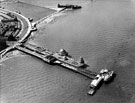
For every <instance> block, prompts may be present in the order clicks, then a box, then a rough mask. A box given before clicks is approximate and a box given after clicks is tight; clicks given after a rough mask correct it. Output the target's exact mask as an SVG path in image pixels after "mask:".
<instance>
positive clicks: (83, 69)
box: [15, 44, 98, 79]
mask: <svg viewBox="0 0 135 103" xmlns="http://www.w3.org/2000/svg"><path fill="white" fill-rule="evenodd" d="M15 48H16V49H18V50H19V51H22V52H24V53H27V54H29V55H32V56H34V57H37V58H39V59H41V60H43V61H45V62H46V63H48V64H51V65H60V66H62V67H65V68H67V69H69V70H72V71H74V72H77V73H80V74H82V75H84V76H86V77H88V78H91V79H94V78H95V76H96V75H97V74H98V73H96V72H92V71H90V70H88V69H87V67H88V65H86V64H85V63H80V62H78V61H76V60H74V59H73V58H72V57H70V56H68V55H61V54H60V53H59V52H51V51H50V50H48V49H47V48H43V47H38V46H35V45H31V44H24V45H19V46H16V47H15Z"/></svg>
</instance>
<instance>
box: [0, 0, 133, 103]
mask: <svg viewBox="0 0 135 103" xmlns="http://www.w3.org/2000/svg"><path fill="white" fill-rule="evenodd" d="M23 1H25V2H28V3H31V4H35V5H36V4H37V5H40V6H46V5H49V6H54V3H55V4H56V3H57V2H61V3H66V2H69V1H44V0H38V1H36V0H35V1H34V0H29V1H26V0H23ZM71 2H73V3H75V2H77V3H78V4H80V5H81V6H82V7H83V8H82V9H81V10H77V11H68V12H66V16H61V17H59V18H57V19H55V20H54V21H53V22H52V23H51V24H49V25H47V26H45V27H42V28H41V29H40V30H39V31H38V32H37V33H36V34H35V39H34V41H33V42H34V43H36V44H38V45H42V46H44V47H48V48H49V49H50V50H53V51H58V50H59V49H61V48H64V49H66V50H68V51H69V53H70V54H71V55H73V56H74V57H75V58H76V59H78V57H79V56H83V57H84V58H85V59H86V62H87V63H88V64H89V65H90V69H91V70H93V71H99V70H100V69H101V68H103V67H107V68H109V69H112V70H114V71H115V72H116V74H117V76H116V78H115V80H114V81H113V82H112V83H111V84H109V85H105V84H104V85H103V86H102V87H101V88H100V90H98V92H97V93H96V94H95V95H94V96H93V97H91V96H88V95H86V92H87V90H88V85H89V83H90V80H89V79H87V78H85V77H83V76H80V75H79V74H75V73H73V72H71V71H68V70H66V69H64V68H61V67H57V66H50V65H47V64H45V63H44V62H42V61H40V60H38V59H36V58H33V57H30V56H24V57H17V58H14V59H9V60H7V61H6V62H4V64H3V65H2V66H0V67H1V77H2V80H1V81H2V82H1V83H2V85H1V88H2V89H1V90H2V93H1V97H2V98H1V101H2V103H18V102H19V103H29V102H32V103H135V75H134V73H135V65H134V64H135V47H134V45H135V29H134V28H135V1H134V0H96V1H94V2H90V1H81V2H79V1H70V3H71ZM51 3H52V4H51Z"/></svg>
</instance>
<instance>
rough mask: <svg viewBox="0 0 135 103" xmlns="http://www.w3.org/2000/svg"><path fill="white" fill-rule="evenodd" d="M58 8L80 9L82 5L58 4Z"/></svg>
mask: <svg viewBox="0 0 135 103" xmlns="http://www.w3.org/2000/svg"><path fill="white" fill-rule="evenodd" d="M58 8H66V9H81V8H82V7H81V6H78V5H68V4H66V5H60V4H58Z"/></svg>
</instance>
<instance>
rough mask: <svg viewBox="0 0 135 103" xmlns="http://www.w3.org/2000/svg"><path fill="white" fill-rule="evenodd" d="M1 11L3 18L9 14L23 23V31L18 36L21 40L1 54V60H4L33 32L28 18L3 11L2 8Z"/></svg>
mask: <svg viewBox="0 0 135 103" xmlns="http://www.w3.org/2000/svg"><path fill="white" fill-rule="evenodd" d="M0 11H1V13H3V14H4V15H3V16H5V14H6V13H8V12H10V13H12V14H13V15H15V16H17V18H18V20H19V21H20V22H21V25H22V28H21V31H20V32H19V34H18V35H17V36H19V38H20V39H19V40H18V41H17V42H15V43H14V44H13V45H12V46H10V47H8V48H6V49H4V50H2V51H1V52H0V55H1V56H0V58H2V57H3V56H4V55H5V54H6V53H7V52H8V51H10V50H12V49H14V47H15V46H17V45H20V43H22V42H24V41H25V39H26V38H27V37H28V36H29V34H30V33H31V31H32V25H31V23H30V22H29V20H28V18H26V17H24V16H23V15H21V14H18V13H16V12H13V11H9V10H5V9H1V8H0ZM5 17H7V16H5Z"/></svg>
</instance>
